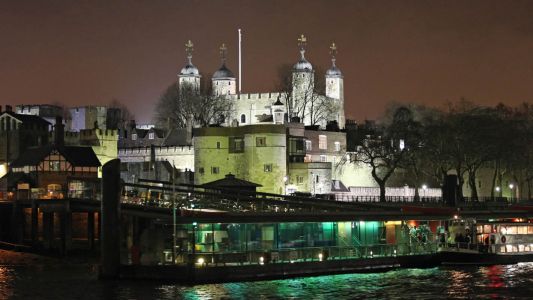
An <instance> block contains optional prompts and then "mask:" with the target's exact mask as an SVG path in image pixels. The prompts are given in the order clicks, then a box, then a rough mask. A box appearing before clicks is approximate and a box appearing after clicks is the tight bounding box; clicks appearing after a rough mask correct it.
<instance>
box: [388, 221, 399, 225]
mask: <svg viewBox="0 0 533 300" xmlns="http://www.w3.org/2000/svg"><path fill="white" fill-rule="evenodd" d="M385 225H402V221H385Z"/></svg>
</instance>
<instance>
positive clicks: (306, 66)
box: [293, 34, 313, 72]
mask: <svg viewBox="0 0 533 300" xmlns="http://www.w3.org/2000/svg"><path fill="white" fill-rule="evenodd" d="M306 45H307V38H306V37H305V36H304V35H303V34H302V35H301V36H300V37H299V38H298V47H299V48H300V60H299V61H298V62H297V63H296V64H295V65H294V66H293V70H294V71H297V72H298V71H300V72H302V71H303V72H310V71H313V65H312V64H311V63H310V62H308V61H307V59H305V46H306Z"/></svg>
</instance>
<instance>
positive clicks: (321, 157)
mask: <svg viewBox="0 0 533 300" xmlns="http://www.w3.org/2000/svg"><path fill="white" fill-rule="evenodd" d="M327 161H328V160H327V158H326V156H325V155H320V162H327Z"/></svg>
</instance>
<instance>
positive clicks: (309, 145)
mask: <svg viewBox="0 0 533 300" xmlns="http://www.w3.org/2000/svg"><path fill="white" fill-rule="evenodd" d="M305 150H306V151H311V150H313V142H311V141H310V140H307V141H305Z"/></svg>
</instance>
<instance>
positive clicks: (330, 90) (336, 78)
mask: <svg viewBox="0 0 533 300" xmlns="http://www.w3.org/2000/svg"><path fill="white" fill-rule="evenodd" d="M329 49H330V52H329V53H330V54H331V68H329V69H328V70H327V71H326V97H328V98H330V99H331V100H332V101H335V104H336V106H337V113H336V116H335V120H336V121H337V123H338V124H339V128H344V125H345V116H344V80H343V77H342V73H341V70H340V69H339V68H337V66H336V65H335V62H336V55H337V46H336V45H335V43H332V44H331V46H330V47H329Z"/></svg>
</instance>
